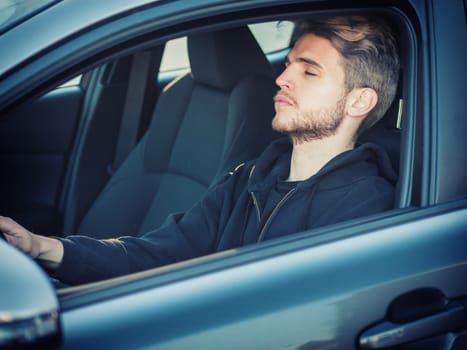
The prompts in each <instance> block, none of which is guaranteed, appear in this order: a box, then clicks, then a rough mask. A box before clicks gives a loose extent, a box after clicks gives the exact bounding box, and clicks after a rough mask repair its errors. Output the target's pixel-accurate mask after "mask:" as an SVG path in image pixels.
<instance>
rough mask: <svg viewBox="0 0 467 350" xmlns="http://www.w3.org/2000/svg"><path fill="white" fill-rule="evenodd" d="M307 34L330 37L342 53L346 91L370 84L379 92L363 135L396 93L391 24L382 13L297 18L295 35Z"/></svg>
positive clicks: (396, 60)
mask: <svg viewBox="0 0 467 350" xmlns="http://www.w3.org/2000/svg"><path fill="white" fill-rule="evenodd" d="M305 34H314V35H317V36H320V37H323V38H325V39H327V40H329V41H330V42H331V44H332V45H333V46H334V47H335V49H336V50H337V51H338V52H339V53H340V54H341V56H342V57H343V68H344V74H345V85H346V86H345V88H346V89H347V91H351V90H352V89H354V88H359V87H369V88H372V89H374V90H375V91H376V93H377V94H378V103H377V104H376V106H375V108H374V109H373V110H372V111H371V112H370V113H369V114H368V116H367V117H366V118H365V119H364V120H363V122H362V123H361V124H360V127H359V130H358V135H360V134H361V133H362V132H363V131H365V130H367V129H368V128H370V127H371V126H373V125H374V124H375V123H376V122H377V121H378V120H380V119H381V118H382V117H383V116H384V113H386V111H387V109H388V108H389V107H390V105H391V103H392V101H393V100H394V97H395V95H396V90H397V84H398V79H399V56H398V49H397V44H396V39H395V37H394V33H393V32H392V30H391V27H390V26H389V24H388V22H386V21H385V20H384V19H383V18H382V17H379V16H333V17H317V18H310V19H306V20H302V21H298V22H296V32H295V37H294V38H295V39H298V38H299V37H300V36H302V35H305ZM358 135H357V136H358Z"/></svg>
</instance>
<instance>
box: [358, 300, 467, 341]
mask: <svg viewBox="0 0 467 350" xmlns="http://www.w3.org/2000/svg"><path fill="white" fill-rule="evenodd" d="M466 327H467V316H466V309H465V307H464V305H462V304H461V303H451V304H449V305H448V306H447V308H446V309H445V310H444V311H442V312H439V313H436V314H434V315H430V316H427V317H423V318H420V319H418V320H415V321H411V322H407V323H401V324H399V323H394V322H383V323H380V324H378V325H376V326H374V327H371V328H370V329H367V330H366V331H364V332H363V333H362V334H361V335H360V338H359V345H360V348H361V349H382V348H386V347H390V346H396V345H402V344H405V343H408V342H412V341H417V340H422V339H425V338H430V337H433V336H436V335H440V334H444V333H449V332H453V331H458V330H461V329H463V328H464V329H465V328H466Z"/></svg>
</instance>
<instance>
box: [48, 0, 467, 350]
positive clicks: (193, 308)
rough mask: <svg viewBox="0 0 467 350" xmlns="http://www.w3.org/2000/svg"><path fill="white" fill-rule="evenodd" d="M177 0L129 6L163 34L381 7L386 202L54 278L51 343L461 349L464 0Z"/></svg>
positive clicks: (465, 271)
mask: <svg viewBox="0 0 467 350" xmlns="http://www.w3.org/2000/svg"><path fill="white" fill-rule="evenodd" d="M183 4H184V5H183V6H185V10H186V13H185V14H184V12H183V11H182V10H181V8H180V6H177V5H180V2H177V1H175V2H164V3H163V4H155V3H154V4H147V6H146V7H145V9H144V10H141V12H140V15H141V16H142V17H141V18H146V17H144V16H145V15H147V16H148V17H150V18H151V23H153V25H155V24H154V23H170V24H171V26H169V25H167V27H164V28H165V29H167V28H169V29H171V30H173V32H171V35H175V34H174V33H175V32H176V34H177V35H178V34H181V33H183V32H184V31H185V30H186V27H185V25H187V23H190V24H191V25H192V26H193V27H191V29H192V30H197V29H199V30H204V29H205V28H206V27H205V26H206V25H208V26H211V27H215V26H218V27H219V28H221V27H222V26H227V25H234V24H238V23H242V24H243V23H244V22H245V20H246V19H251V20H252V21H253V20H254V21H257V20H258V18H259V17H261V16H263V17H262V18H263V19H264V20H266V19H268V20H270V19H271V17H273V19H279V18H281V19H283V18H288V16H290V18H296V17H297V16H298V15H299V16H307V15H311V14H315V13H322V11H325V12H326V11H332V12H333V13H335V11H337V12H339V13H355V12H357V13H361V12H362V11H365V10H368V9H370V10H371V11H381V12H383V13H388V14H390V15H391V16H393V19H394V23H395V24H396V25H397V29H398V31H399V34H400V35H401V36H400V39H401V45H402V49H403V50H402V52H403V53H404V62H403V63H404V64H403V68H404V69H403V71H404V72H403V82H402V95H401V100H402V105H403V121H402V143H401V158H400V181H399V185H398V186H399V188H398V191H399V199H398V206H397V208H395V209H394V210H392V211H390V212H386V213H382V214H378V215H375V216H371V217H367V218H361V219H357V220H353V221H350V222H345V223H341V224H335V225H332V226H329V227H323V228H320V229H317V230H313V231H307V232H301V233H297V234H295V235H291V236H289V237H285V238H281V239H277V240H272V241H268V242H263V243H260V244H257V245H255V246H247V247H242V248H239V249H235V250H229V251H225V252H221V253H218V254H213V255H210V256H205V257H200V258H197V259H194V260H191V261H186V262H182V263H179V264H175V265H171V266H166V267H162V268H159V269H154V270H149V271H145V272H141V273H138V274H133V275H129V276H125V277H121V278H117V279H113V280H108V281H103V282H99V283H96V284H91V285H84V286H80V287H74V288H60V289H58V292H57V293H58V297H59V302H60V319H61V332H62V344H61V347H62V348H64V349H82V348H85V347H90V348H93V347H98V348H120V349H125V348H128V349H135V348H153V349H158V348H159V349H184V348H189V349H192V348H195V349H196V348H199V349H211V348H212V349H218V348H222V349H238V348H245V349H365V348H388V347H389V348H390V349H455V350H459V349H463V348H465V344H466V320H465V315H466V311H465V305H466V297H467V283H466V281H467V265H466V261H467V249H465V248H466V236H465V232H467V189H466V184H465V181H463V179H465V174H466V173H467V171H466V167H465V161H464V160H465V152H464V151H463V150H465V149H466V148H467V147H466V146H467V145H466V142H467V139H466V138H465V135H463V130H465V125H466V122H467V120H466V119H465V118H464V116H465V110H466V109H467V106H466V100H465V98H463V95H462V94H463V90H462V88H461V84H462V82H461V81H459V79H457V77H458V75H459V73H462V72H463V71H462V68H463V67H464V65H465V64H464V62H465V61H466V60H467V50H466V48H465V40H464V41H462V40H454V39H455V38H458V37H459V36H460V37H465V7H464V1H463V0H453V1H451V2H436V1H432V0H413V1H399V2H390V3H386V2H385V3H384V4H382V3H381V2H375V3H374V5H373V4H370V3H369V2H368V1H353V2H352V3H351V4H347V3H346V5H345V8H343V7H342V2H340V1H328V2H318V3H317V2H314V1H287V2H282V1H262V2H260V3H254V2H249V1H245V2H234V1H232V2H229V1H225V2H216V1H212V2H209V1H207V2H205V3H203V4H202V5H203V6H202V9H201V8H200V7H199V6H201V5H200V2H196V4H195V2H193V3H187V2H183ZM388 4H389V5H388ZM159 5H160V6H159ZM82 6H83V5H82ZM190 6H192V7H190ZM201 12H202V13H203V15H202V16H201V15H200V13H201ZM221 14H224V15H225V16H226V18H224V20H225V22H222V21H220V20H219V16H220V15H221ZM193 16H194V17H193ZM196 16H200V17H196ZM130 18H131V16H130V15H128V18H127V17H125V16H123V15H122V16H121V18H120V20H121V22H124V21H125V20H128V21H129V20H130ZM141 18H139V20H140V19H141ZM200 18H201V19H200ZM446 18H447V19H448V21H449V25H446V22H445V21H446ZM170 20H172V22H170ZM196 20H199V23H198V24H196V25H193V23H196ZM159 21H160V22H159ZM119 23H120V22H119ZM112 24H115V25H116V23H113V22H112ZM443 24H444V25H443ZM155 26H156V25H155ZM198 26H199V27H198ZM156 27H157V26H156ZM131 28H132V29H135V28H134V27H131ZM120 29H121V28H120ZM153 29H154V28H153ZM157 29H160V28H159V27H157ZM147 30H149V29H147ZM141 31H142V32H143V30H142V29H141ZM154 31H155V32H156V33H158V34H159V35H161V36H164V35H167V34H166V32H164V31H161V32H157V30H155V29H154ZM135 32H137V31H136V30H135ZM454 33H456V34H454ZM145 34H147V33H145ZM151 34H154V33H153V32H151ZM164 38H165V37H164ZM454 53H455V54H454ZM84 57H86V56H84ZM456 79H457V80H456ZM453 86H454V88H452V87H453ZM449 174H452V176H450V175H449Z"/></svg>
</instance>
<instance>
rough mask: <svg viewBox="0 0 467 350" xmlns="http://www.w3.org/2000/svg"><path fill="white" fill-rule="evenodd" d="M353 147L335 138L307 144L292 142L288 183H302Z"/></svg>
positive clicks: (352, 144)
mask: <svg viewBox="0 0 467 350" xmlns="http://www.w3.org/2000/svg"><path fill="white" fill-rule="evenodd" d="M353 147H354V143H353V142H349V141H348V140H342V139H340V138H338V137H337V136H331V137H327V138H325V139H321V140H312V141H307V142H296V141H293V149H292V157H291V160H290V173H289V177H288V179H287V180H288V181H303V180H306V179H308V178H310V177H311V176H313V175H314V174H316V173H317V172H318V171H319V170H320V169H321V168H322V167H323V166H324V165H325V164H326V163H328V162H329V161H330V160H331V159H332V158H334V157H335V156H337V155H338V154H341V153H342V152H345V151H348V150H350V149H352V148H353Z"/></svg>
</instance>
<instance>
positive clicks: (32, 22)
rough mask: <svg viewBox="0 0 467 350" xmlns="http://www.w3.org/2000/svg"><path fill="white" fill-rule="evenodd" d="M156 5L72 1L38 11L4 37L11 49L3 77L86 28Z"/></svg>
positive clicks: (0, 67) (1, 64) (140, 0)
mask: <svg viewBox="0 0 467 350" xmlns="http://www.w3.org/2000/svg"><path fill="white" fill-rule="evenodd" d="M156 2H159V0H132V1H128V0H107V1H80V0H69V1H62V2H58V3H54V4H53V6H49V7H46V8H42V10H41V11H37V9H36V10H34V11H32V12H30V13H29V16H28V15H27V14H25V15H24V16H25V17H24V20H22V21H21V22H20V23H17V24H16V25H15V26H9V28H10V29H9V30H7V31H6V32H4V33H3V34H2V35H1V37H0V44H1V46H2V47H9V48H10V50H2V59H1V60H0V76H1V75H3V74H4V73H5V72H7V71H9V70H10V69H12V68H13V67H14V66H16V65H17V64H19V63H20V62H24V61H26V60H27V59H28V58H30V57H32V56H34V55H35V54H37V53H39V52H40V51H41V50H43V49H45V48H48V47H51V46H53V45H56V43H58V42H60V41H61V40H64V39H66V38H67V37H70V36H72V35H74V34H75V33H78V32H80V31H82V30H84V29H85V28H88V27H91V26H93V25H95V24H96V23H99V22H102V21H105V20H108V19H110V18H113V17H115V16H119V15H121V14H123V13H125V12H128V11H134V10H135V9H137V8H138V7H141V6H143V5H147V4H150V3H156ZM67 14H68V15H67ZM69 14H79V15H69ZM31 33H34V35H31Z"/></svg>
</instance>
